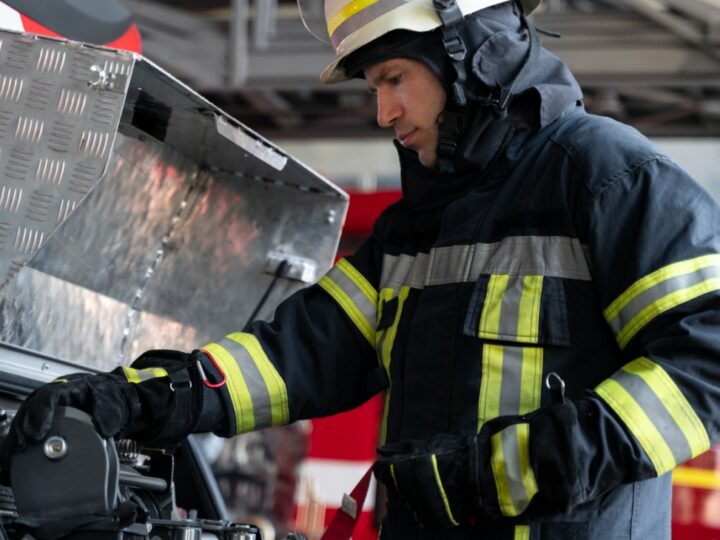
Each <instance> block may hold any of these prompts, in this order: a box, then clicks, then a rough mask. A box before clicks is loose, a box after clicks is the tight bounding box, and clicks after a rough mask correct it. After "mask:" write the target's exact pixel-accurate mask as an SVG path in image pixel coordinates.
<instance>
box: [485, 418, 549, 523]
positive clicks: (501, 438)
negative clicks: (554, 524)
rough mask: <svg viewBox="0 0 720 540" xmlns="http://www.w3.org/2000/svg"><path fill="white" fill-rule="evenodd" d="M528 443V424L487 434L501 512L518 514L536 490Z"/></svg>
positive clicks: (526, 505)
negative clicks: (489, 436) (488, 435)
mask: <svg viewBox="0 0 720 540" xmlns="http://www.w3.org/2000/svg"><path fill="white" fill-rule="evenodd" d="M529 444H530V425H529V424H515V425H512V426H508V427H506V428H505V429H503V430H502V431H499V432H498V433H496V434H495V435H493V436H492V437H491V438H490V446H491V455H490V464H491V466H492V471H493V476H494V479H495V487H496V488H497V492H498V503H499V505H500V511H501V512H502V514H503V515H504V516H511V517H512V516H518V515H520V514H521V513H522V512H524V511H525V509H526V508H527V507H528V505H529V504H530V501H531V500H532V498H533V497H534V496H535V494H536V493H537V492H538V488H537V482H536V481H535V474H534V473H533V471H532V467H531V466H530V448H529Z"/></svg>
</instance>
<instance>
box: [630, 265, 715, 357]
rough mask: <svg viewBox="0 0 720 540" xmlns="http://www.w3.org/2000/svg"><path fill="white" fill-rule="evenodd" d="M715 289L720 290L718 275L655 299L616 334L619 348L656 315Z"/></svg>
mask: <svg viewBox="0 0 720 540" xmlns="http://www.w3.org/2000/svg"><path fill="white" fill-rule="evenodd" d="M717 290H720V278H718V277H716V278H711V279H708V280H705V281H703V282H701V283H698V284H696V285H693V286H692V287H687V288H685V289H681V290H679V291H675V292H673V293H670V294H668V295H666V296H664V297H662V298H660V299H659V300H656V301H655V302H653V303H652V304H650V305H649V306H647V307H646V308H645V309H643V310H642V311H640V313H638V314H637V315H636V316H635V317H633V318H632V319H631V320H630V322H629V323H628V324H627V325H625V327H624V328H623V329H622V331H621V332H620V333H619V334H618V335H617V341H618V344H619V345H620V348H625V346H626V345H627V344H628V343H629V342H630V340H631V339H632V338H633V337H634V336H635V334H637V333H638V332H639V331H640V330H642V328H643V327H644V326H645V325H647V324H648V323H649V322H650V321H651V320H653V319H654V318H655V317H657V316H658V315H660V314H662V313H664V312H666V311H668V310H670V309H672V308H674V307H677V306H679V305H680V304H684V303H685V302H689V301H690V300H694V299H695V298H697V297H699V296H702V295H703V294H706V293H709V292H711V291H717Z"/></svg>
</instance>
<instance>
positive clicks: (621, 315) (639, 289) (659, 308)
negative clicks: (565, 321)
mask: <svg viewBox="0 0 720 540" xmlns="http://www.w3.org/2000/svg"><path fill="white" fill-rule="evenodd" d="M717 290H720V255H705V256H702V257H697V258H695V259H689V260H687V261H681V262H677V263H674V264H671V265H669V266H665V267H663V268H661V269H659V270H657V271H655V272H653V273H652V274H649V275H647V276H645V277H644V278H642V279H640V280H638V281H636V282H635V283H633V284H632V285H631V286H630V287H629V288H628V289H627V290H626V291H625V292H623V293H622V294H621V295H620V296H619V297H618V298H617V299H616V300H615V301H613V303H612V304H610V305H609V306H608V307H607V309H605V311H604V312H603V314H604V316H605V320H607V322H608V323H609V324H610V327H611V328H612V329H613V331H614V332H615V336H616V339H617V342H618V343H619V345H620V347H621V348H625V347H626V346H627V344H628V343H629V342H630V340H631V339H632V338H633V337H634V336H635V335H636V334H637V333H638V332H639V331H640V330H642V329H643V328H644V327H645V326H646V325H647V324H648V323H649V322H650V321H652V320H653V319H655V318H656V317H657V316H658V315H661V314H663V313H665V312H666V311H668V310H670V309H673V308H674V307H677V306H679V305H681V304H684V303H685V302H689V301H690V300H693V299H695V298H697V297H699V296H702V295H703V294H706V293H709V292H712V291H717Z"/></svg>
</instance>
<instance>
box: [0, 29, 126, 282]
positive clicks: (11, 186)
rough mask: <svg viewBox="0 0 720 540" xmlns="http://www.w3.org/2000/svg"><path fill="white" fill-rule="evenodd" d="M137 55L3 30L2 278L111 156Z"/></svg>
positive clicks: (34, 247)
mask: <svg viewBox="0 0 720 540" xmlns="http://www.w3.org/2000/svg"><path fill="white" fill-rule="evenodd" d="M133 65H134V57H133V56H132V55H129V54H123V53H118V52H114V51H105V50H101V49H97V48H87V47H83V46H82V45H80V44H76V43H75V44H73V43H69V42H65V41H56V40H49V39H40V38H37V37H34V36H30V35H26V34H13V33H5V32H3V33H2V34H1V37H0V175H2V179H3V180H2V186H0V285H4V284H6V283H7V281H8V280H9V279H10V278H12V276H13V275H14V274H15V272H16V271H17V269H18V268H19V267H21V266H22V265H23V264H25V263H26V262H27V261H28V260H30V259H31V258H32V256H33V255H34V254H35V253H37V251H38V249H39V248H40V247H41V246H42V245H43V242H44V241H45V240H46V239H47V238H48V237H49V236H50V235H51V234H52V231H53V230H54V229H55V227H56V226H57V225H58V224H59V223H61V222H62V221H63V220H65V219H67V217H68V216H69V215H70V214H71V213H72V212H73V210H74V209H75V208H76V207H77V205H78V204H79V202H80V201H81V200H82V199H83V197H85V196H86V195H87V194H88V193H89V192H90V191H91V190H92V189H93V187H94V186H95V185H96V184H97V182H98V181H99V180H100V178H101V177H102V175H103V172H104V171H105V169H106V167H107V164H108V161H109V159H110V148H111V147H112V144H113V141H114V138H115V135H116V133H117V127H118V123H119V121H120V118H121V113H122V107H123V103H124V101H125V94H126V92H127V85H128V75H129V74H130V73H131V72H132V69H133Z"/></svg>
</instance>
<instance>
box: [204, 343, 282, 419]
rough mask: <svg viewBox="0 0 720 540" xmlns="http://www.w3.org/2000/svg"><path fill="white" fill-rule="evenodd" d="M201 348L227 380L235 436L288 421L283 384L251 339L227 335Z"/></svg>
mask: <svg viewBox="0 0 720 540" xmlns="http://www.w3.org/2000/svg"><path fill="white" fill-rule="evenodd" d="M203 349H206V350H207V351H208V352H210V354H212V356H213V358H214V359H215V360H216V361H217V362H218V364H219V365H220V368H221V369H222V370H223V371H224V372H225V375H226V377H227V388H228V392H229V393H230V399H231V401H232V404H233V408H234V410H235V420H236V427H237V430H236V433H245V432H247V431H253V430H256V429H261V428H265V427H270V426H279V425H283V424H287V423H288V422H289V419H290V409H289V405H288V395H287V389H286V387H285V382H284V381H283V380H282V377H280V374H279V373H278V372H277V370H276V369H275V366H273V364H272V363H271V362H270V360H269V359H268V357H267V355H266V354H265V351H263V349H262V346H261V345H260V342H259V341H258V340H257V338H256V337H255V336H253V335H252V334H243V333H236V334H230V335H229V336H227V337H225V338H223V339H222V340H221V341H220V342H219V343H212V344H210V345H207V346H206V347H203Z"/></svg>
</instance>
